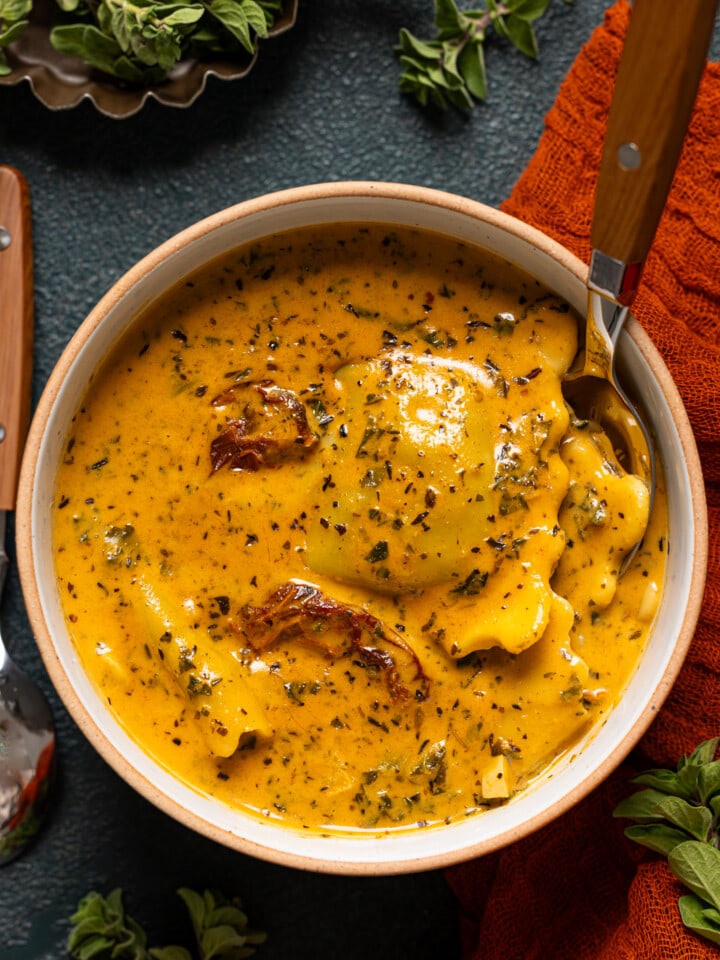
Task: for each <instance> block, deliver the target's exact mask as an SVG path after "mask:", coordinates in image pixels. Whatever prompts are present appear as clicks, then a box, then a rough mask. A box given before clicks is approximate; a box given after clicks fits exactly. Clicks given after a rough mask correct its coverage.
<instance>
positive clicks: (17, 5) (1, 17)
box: [0, 0, 32, 76]
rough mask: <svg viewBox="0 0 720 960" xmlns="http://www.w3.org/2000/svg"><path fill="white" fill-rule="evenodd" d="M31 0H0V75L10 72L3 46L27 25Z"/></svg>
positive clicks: (10, 41)
mask: <svg viewBox="0 0 720 960" xmlns="http://www.w3.org/2000/svg"><path fill="white" fill-rule="evenodd" d="M31 9H32V0H0V76H5V75H6V74H8V73H10V66H9V64H8V62H7V57H6V56H5V51H4V50H3V47H6V46H7V45H8V44H9V43H12V42H13V40H17V39H18V37H19V36H20V34H21V33H22V32H23V30H24V29H25V27H26V26H27V25H28V16H29V15H30V10H31Z"/></svg>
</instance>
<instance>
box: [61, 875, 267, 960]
mask: <svg viewBox="0 0 720 960" xmlns="http://www.w3.org/2000/svg"><path fill="white" fill-rule="evenodd" d="M177 892H178V895H179V896H180V897H181V898H182V900H183V902H184V904H185V906H186V907H187V911H188V914H189V915H190V921H191V923H192V927H193V931H194V933H195V942H196V952H195V954H193V953H191V952H190V951H189V950H187V949H186V948H185V947H178V946H170V947H148V946H147V935H146V933H145V931H144V930H143V928H142V927H141V926H140V924H138V923H137V922H136V921H135V920H133V918H132V917H130V916H128V915H127V914H126V913H125V908H124V907H123V902H122V890H120V889H116V890H113V891H112V892H111V893H110V894H109V895H108V896H107V898H105V897H102V896H101V895H100V894H99V893H95V892H92V893H89V894H87V896H85V897H83V899H82V900H81V901H80V903H79V904H78V908H77V910H76V912H75V913H74V914H73V916H72V917H71V918H70V919H71V922H72V924H73V928H72V930H71V932H70V936H69V937H68V943H67V948H68V952H69V954H70V956H71V957H73V958H74V960H193V956H195V957H197V958H199V960H213V958H218V960H219V958H222V960H241V958H244V957H251V956H252V955H253V954H254V953H255V950H254V946H255V945H256V944H259V943H263V942H264V941H265V939H266V934H264V933H262V932H259V931H256V930H249V929H248V925H247V924H248V918H247V916H246V914H245V912H244V911H243V909H242V903H241V901H240V899H239V898H237V897H235V898H233V899H232V900H227V899H225V897H223V896H222V895H221V894H217V893H211V892H210V891H209V890H205V892H204V893H202V894H200V893H197V892H196V891H194V890H189V889H187V888H185V887H183V888H181V889H180V890H178V891H177Z"/></svg>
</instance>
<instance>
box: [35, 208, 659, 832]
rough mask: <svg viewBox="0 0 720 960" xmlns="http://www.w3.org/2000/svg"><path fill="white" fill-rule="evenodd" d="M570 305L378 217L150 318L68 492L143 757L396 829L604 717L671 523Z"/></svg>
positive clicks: (269, 800) (108, 678)
mask: <svg viewBox="0 0 720 960" xmlns="http://www.w3.org/2000/svg"><path fill="white" fill-rule="evenodd" d="M577 324H578V318H577V316H576V315H575V314H574V313H573V312H572V310H570V309H569V308H568V306H567V304H565V303H564V302H563V301H561V300H560V299H559V298H558V297H557V296H556V295H555V294H553V293H551V292H549V291H548V290H546V289H545V288H543V287H542V286H541V285H539V284H538V283H537V282H536V281H535V280H534V279H532V278H530V277H528V276H526V275H524V274H523V273H521V272H520V271H518V270H517V268H515V267H513V266H511V265H509V264H506V263H504V262H502V261H500V260H499V259H497V258H495V257H493V256H491V255H489V254H487V253H486V252H484V251H481V250H478V249H475V248H473V247H471V246H469V245H466V244H463V243H460V242H457V241H455V240H452V239H450V238H446V237H442V236H438V235H434V234H429V233H424V232H422V231H418V230H411V229H406V228H399V227H395V226H385V225H377V224H374V225H373V224H348V225H339V226H333V227H317V228H307V229H303V230H299V231H294V232H292V233H287V234H279V235H276V236H272V237H269V238H267V239H265V240H262V241H260V242H256V243H253V244H251V245H248V246H246V247H243V248H240V249H238V250H235V251H233V252H231V253H229V254H227V255H226V256H224V257H222V258H221V259H219V260H217V261H215V262H213V263H212V264H210V265H208V266H207V267H205V268H203V269H202V270H201V271H198V272H197V274H196V275H194V276H192V277H191V278H190V279H187V280H185V281H184V282H182V283H180V284H179V285H178V286H177V288H176V289H174V290H173V291H172V292H171V293H170V294H169V295H167V296H165V297H164V298H163V299H162V301H161V302H159V303H157V304H155V305H151V306H150V307H149V308H148V309H147V310H145V312H144V313H143V314H142V315H141V316H139V317H138V318H137V321H136V322H135V323H134V324H133V326H132V328H131V329H130V330H129V331H128V332H127V333H126V334H125V335H124V336H123V338H122V341H121V342H120V343H119V344H118V345H117V346H116V348H115V349H114V350H113V352H112V354H111V356H109V357H108V359H107V361H106V362H105V364H104V365H103V366H102V368H101V369H100V370H99V372H98V373H97V375H96V376H95V378H94V380H93V382H92V383H90V384H89V386H88V390H87V395H86V397H85V399H84V401H83V403H82V406H81V408H80V409H79V410H78V411H77V414H76V416H75V418H74V420H73V422H72V425H71V429H70V431H69V434H68V436H67V441H66V446H65V454H64V458H63V462H62V464H61V466H60V469H59V472H58V476H57V486H56V491H57V492H56V499H55V503H54V538H55V555H56V565H57V578H58V582H59V584H60V591H61V596H62V599H63V604H64V610H65V614H66V618H67V622H68V627H69V630H70V632H71V635H72V637H73V640H74V643H75V645H76V647H77V651H78V654H79V656H80V658H81V660H82V663H83V665H84V667H85V668H86V669H87V671H88V673H89V674H90V676H91V677H92V679H93V681H94V683H95V684H96V685H97V688H98V689H99V690H100V691H101V692H102V695H103V697H104V698H105V699H106V701H107V705H108V708H109V709H110V710H111V711H112V712H113V713H114V714H115V715H116V717H117V718H118V720H119V721H120V722H121V723H122V725H123V726H124V727H125V728H126V729H127V730H128V732H129V733H130V734H131V736H132V737H133V738H134V739H136V740H137V742H138V743H140V744H141V745H142V747H143V749H144V750H146V751H147V752H148V753H149V754H151V755H152V756H153V757H154V758H155V759H156V760H157V761H158V762H159V763H161V764H162V765H164V766H165V767H167V768H168V769H169V770H171V771H173V773H174V774H175V775H177V776H178V777H179V778H181V779H182V780H183V781H185V782H186V783H188V784H189V785H191V786H192V787H193V788H194V789H196V790H198V791H201V792H203V793H206V794H210V795H213V796H215V797H218V798H220V799H221V800H222V801H224V802H226V803H228V804H230V805H232V806H234V807H240V808H243V809H244V810H247V811H251V812H252V813H254V814H256V815H257V816H261V817H268V818H273V819H276V820H282V821H284V822H286V823H287V824H288V825H290V826H294V827H302V828H306V829H307V828H309V829H313V830H319V831H336V832H337V831H348V832H352V831H366V830H372V831H375V832H377V831H385V830H391V829H404V828H407V827H414V826H415V825H418V824H420V825H423V826H427V825H431V824H437V823H443V822H449V821H452V820H456V819H458V818H462V817H466V816H468V815H470V814H473V813H476V812H481V811H483V810H486V809H488V808H489V807H492V806H494V805H497V804H498V803H503V802H506V801H507V799H508V798H510V797H511V796H512V795H513V794H514V793H515V792H516V791H517V790H519V789H522V788H523V787H524V786H525V785H527V784H528V783H529V782H530V781H531V779H532V778H533V777H534V776H536V775H537V774H538V773H539V772H541V771H543V770H544V769H546V768H547V766H548V764H550V763H552V762H553V761H554V760H555V759H556V758H558V757H559V756H560V755H562V754H563V753H564V752H565V751H567V750H568V749H570V748H572V746H573V745H574V744H575V743H576V742H577V741H578V740H579V738H581V737H582V736H583V735H584V734H585V733H586V732H587V731H588V730H589V729H590V728H591V727H592V726H593V725H595V724H598V723H601V722H602V719H603V717H604V716H605V715H606V713H607V711H608V710H610V709H611V708H612V706H613V704H614V703H615V702H616V701H617V699H618V698H619V696H620V695H621V693H622V691H623V688H624V687H625V685H626V683H627V681H628V678H629V677H630V675H631V673H632V671H633V669H634V667H635V665H636V664H637V662H638V659H639V657H640V655H641V653H642V650H643V648H644V644H645V641H646V637H647V634H648V630H649V629H650V626H651V624H652V620H653V616H654V613H655V610H656V606H657V600H658V596H659V592H660V587H661V584H662V580H663V572H664V558H665V551H666V523H667V519H666V511H665V500H664V493H663V489H662V482H661V483H660V489H659V490H658V493H657V495H656V498H655V503H654V506H653V512H652V516H650V517H649V519H648V495H647V490H646V488H645V486H644V484H643V483H642V482H641V481H640V480H639V478H636V477H633V476H630V475H628V474H626V473H625V472H624V470H623V469H622V466H621V464H620V463H619V462H618V460H617V458H616V456H615V453H614V451H613V450H612V448H611V446H610V444H609V442H608V441H607V438H605V437H604V435H602V434H601V433H600V432H599V431H598V430H597V429H595V428H594V427H593V425H589V424H587V423H585V422H579V421H578V420H577V419H576V418H575V416H574V414H573V412H572V410H570V409H569V408H568V406H567V404H566V403H565V401H564V399H563V395H562V391H561V380H562V375H563V373H564V372H565V370H566V369H567V368H568V366H569V365H570V363H571V362H572V360H573V357H574V355H575V352H576V349H577ZM661 480H662V478H661ZM642 537H644V539H643V542H642V546H641V549H640V550H639V552H638V554H637V555H636V557H635V558H634V560H633V561H632V565H631V567H630V568H629V570H628V571H627V573H626V574H625V575H624V576H623V577H622V578H620V579H619V580H618V577H617V572H618V570H619V567H620V564H621V562H622V559H623V557H624V555H625V554H626V552H627V550H628V549H629V548H630V547H631V546H632V545H633V544H634V543H636V542H637V541H638V540H639V539H641V538H642Z"/></svg>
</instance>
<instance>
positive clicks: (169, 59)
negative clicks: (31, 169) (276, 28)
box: [0, 0, 283, 85]
mask: <svg viewBox="0 0 720 960" xmlns="http://www.w3.org/2000/svg"><path fill="white" fill-rule="evenodd" d="M56 4H57V7H58V16H59V18H60V22H59V23H58V24H56V25H55V26H53V28H52V29H51V31H50V42H51V43H52V45H53V47H54V48H55V49H56V50H57V51H58V52H59V53H63V54H65V55H66V56H69V57H79V58H80V59H81V60H84V61H85V62H86V63H87V64H89V65H90V66H91V67H94V68H95V69H96V70H99V71H101V72H102V73H105V74H108V75H110V76H113V77H117V78H118V79H120V80H123V81H126V82H129V83H134V84H143V85H147V84H153V83H162V82H163V81H164V80H166V79H167V78H168V75H169V74H170V72H171V71H172V69H173V67H175V66H176V65H177V64H178V63H179V62H180V61H181V60H185V59H189V58H198V59H202V58H207V57H213V56H217V55H221V56H234V55H235V56H237V55H238V54H241V53H243V51H246V52H247V53H250V54H254V53H255V51H256V49H257V44H258V42H259V41H260V40H264V39H266V38H267V36H268V32H269V29H270V27H272V25H273V23H274V22H275V19H276V17H277V16H278V14H280V13H281V12H282V6H283V4H282V0H56ZM31 11H32V0H0V73H4V74H7V73H9V72H10V67H9V65H8V63H7V58H6V57H5V55H4V53H3V49H2V48H3V47H6V46H7V45H8V44H9V43H12V42H13V41H14V40H17V39H18V37H19V36H20V34H21V33H22V31H23V30H24V29H25V27H26V26H27V24H28V18H29V16H30V13H31Z"/></svg>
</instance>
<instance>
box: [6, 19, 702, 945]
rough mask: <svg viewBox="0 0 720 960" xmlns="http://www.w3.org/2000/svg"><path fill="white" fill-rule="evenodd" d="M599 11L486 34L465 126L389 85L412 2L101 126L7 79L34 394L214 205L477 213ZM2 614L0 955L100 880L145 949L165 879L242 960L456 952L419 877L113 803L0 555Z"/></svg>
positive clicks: (169, 928) (447, 908)
mask: <svg viewBox="0 0 720 960" xmlns="http://www.w3.org/2000/svg"><path fill="white" fill-rule="evenodd" d="M461 5H462V4H461ZM466 5H467V4H466ZM609 5H610V2H609V0H575V2H574V4H572V5H566V4H565V3H563V2H561V0H552V3H551V6H550V10H549V12H548V13H547V14H546V16H545V17H544V18H543V19H542V20H541V21H540V23H539V25H538V29H537V33H538V38H539V43H540V49H541V57H540V60H539V62H536V63H535V62H530V61H529V60H527V59H525V58H523V57H522V56H521V55H520V54H519V53H516V52H515V51H513V50H512V49H510V48H509V47H508V46H507V45H505V44H504V43H501V42H498V41H496V40H495V39H493V40H491V41H490V42H489V43H488V45H487V65H488V74H489V98H488V100H487V102H486V103H485V104H483V105H479V106H478V107H477V108H476V109H475V110H474V111H473V112H472V113H471V114H469V115H467V116H465V115H459V114H457V113H454V112H449V113H447V114H446V115H440V116H438V115H437V114H434V115H433V114H428V113H423V112H422V111H421V110H420V109H419V108H417V106H416V105H415V104H414V102H412V101H410V100H408V99H407V98H405V97H403V96H402V95H401V94H400V93H399V92H398V89H397V77H398V65H397V61H396V58H395V55H394V46H395V43H396V41H397V36H398V31H399V29H400V27H401V26H407V27H409V28H411V29H412V30H413V31H414V32H416V33H418V34H420V35H425V36H428V35H429V34H430V32H431V27H432V0H405V2H401V0H400V2H390V0H385V2H381V0H365V2H362V0H357V2H351V0H300V10H299V16H298V20H297V24H296V26H295V27H294V29H293V30H291V31H290V32H289V33H287V34H285V35H283V36H281V37H279V38H277V39H274V40H273V41H271V42H268V43H267V44H265V45H264V46H263V47H262V49H261V54H260V58H259V60H258V63H257V65H256V67H255V68H254V70H253V71H252V73H251V74H250V76H249V77H248V78H247V79H245V80H241V81H236V82H229V83H227V82H221V81H218V80H213V79H211V80H210V82H209V85H208V89H207V90H206V91H205V93H204V94H203V95H202V96H201V97H200V99H199V100H198V101H197V102H196V103H195V104H194V105H193V106H191V107H189V108H188V109H185V110H181V109H173V108H168V107H161V106H159V105H158V104H156V103H154V102H151V103H149V104H148V105H146V106H145V108H144V109H143V110H142V111H141V112H140V113H139V114H138V115H136V116H135V117H132V118H129V119H127V120H112V119H109V118H107V117H104V116H102V115H101V114H99V113H98V112H97V111H96V110H95V109H94V107H93V106H92V105H91V104H89V103H83V104H81V105H80V106H79V107H77V108H75V109H74V110H70V111H63V112H51V111H49V110H48V109H47V108H45V107H44V106H43V105H42V104H40V103H39V102H38V101H37V100H36V99H35V98H34V96H33V94H32V93H31V91H30V89H29V87H28V86H27V85H26V84H22V85H20V86H17V87H14V88H9V87H0V163H5V164H11V165H13V166H16V167H18V168H19V169H20V170H21V171H22V172H23V173H24V174H25V177H26V179H27V181H28V184H29V187H30V191H31V197H32V204H33V227H34V250H35V280H36V291H35V297H36V347H35V372H34V381H33V390H34V400H35V402H37V399H38V398H39V396H40V393H41V391H42V389H43V386H44V384H45V382H46V380H47V378H48V376H49V374H50V372H51V370H52V368H53V366H54V364H55V362H56V361H57V359H58V357H59V355H60V353H61V351H62V350H63V348H64V346H65V344H66V343H67V341H68V340H69V339H70V337H71V335H72V334H73V332H74V331H75V330H76V328H77V327H78V326H79V324H80V323H81V322H82V320H83V319H84V317H85V315H86V314H87V313H88V311H89V310H90V309H91V307H92V306H93V305H94V304H95V303H96V302H97V301H98V300H99V299H100V297H101V296H102V295H103V294H104V293H105V292H106V291H107V289H108V288H109V287H110V286H111V285H112V283H113V282H114V281H115V280H116V279H117V278H118V277H119V276H120V275H121V274H123V273H124V272H125V271H126V270H127V269H128V268H129V267H130V266H132V264H133V263H134V262H135V261H137V260H138V259H139V258H141V257H142V256H143V255H145V254H146V253H147V252H148V251H150V250H151V249H152V248H153V247H155V246H156V245H157V244H159V243H161V242H162V241H164V240H166V239H167V238H168V237H170V236H172V235H173V234H174V233H176V232H177V231H179V230H181V229H182V228H184V227H186V226H188V225H189V224H191V223H193V222H194V221H196V220H198V219H201V218H203V217H205V216H207V215H208V214H210V213H213V212H215V211H217V210H219V209H221V208H223V207H226V206H229V205H231V204H234V203H236V202H238V201H240V200H244V199H246V198H248V197H253V196H256V195H259V194H263V193H266V192H269V191H273V190H277V189H280V188H285V187H290V186H294V185H298V184H306V183H312V182H319V181H327V180H346V179H378V180H393V181H403V182H408V183H416V184H422V185H427V186H432V187H437V188H442V189H446V190H450V191H453V192H456V193H460V194H463V195H465V196H468V197H471V198H473V199H476V200H480V201H483V202H485V203H488V204H491V205H497V204H499V203H500V201H501V200H502V199H503V198H504V197H506V196H507V194H508V193H509V192H510V190H511V188H512V186H513V184H514V183H515V181H516V179H517V177H518V176H519V175H520V173H521V172H522V170H523V168H524V167H525V165H526V163H527V161H528V160H529V158H530V157H531V155H532V153H533V151H534V149H535V147H536V144H537V141H538V138H539V136H540V134H541V132H542V129H543V120H544V116H545V114H546V112H547V111H548V109H549V108H550V106H551V105H552V103H553V100H554V98H555V96H556V93H557V90H558V88H559V85H560V83H561V81H562V79H563V77H564V76H565V74H566V73H567V70H568V69H569V67H570V65H571V64H572V62H573V60H574V58H575V56H576V55H577V53H578V51H579V49H580V47H581V46H582V44H583V43H584V42H585V41H586V39H587V38H588V37H589V36H590V33H591V31H592V30H593V28H594V27H595V26H596V25H598V24H599V23H600V22H601V21H602V16H603V11H604V10H605V9H606V8H607V7H608V6H609ZM717 47H718V44H717V43H716V44H715V48H714V52H715V56H717ZM2 322H3V321H2V304H0V323H2ZM11 552H12V551H11ZM12 559H13V561H14V556H13V558H12ZM2 624H3V634H4V636H5V638H6V641H7V645H8V647H9V649H10V651H11V653H12V655H13V656H14V657H15V659H16V660H17V661H18V663H19V664H20V665H21V666H22V667H24V668H25V669H26V670H27V672H28V673H30V674H31V675H32V676H33V677H34V678H36V679H37V680H38V682H39V683H40V684H41V686H42V687H43V689H44V690H45V691H46V693H47V694H48V696H49V698H50V699H51V702H52V705H53V709H54V713H55V717H56V721H57V725H58V731H59V759H60V774H59V779H58V782H57V784H56V789H55V792H54V798H53V803H52V809H51V814H50V817H49V819H48V821H47V823H46V825H45V828H44V830H43V832H42V834H41V835H40V837H39V839H38V841H37V843H36V844H35V846H34V847H33V848H32V849H31V850H29V851H28V852H27V853H26V854H25V855H24V856H23V857H22V858H21V859H19V860H17V861H15V862H13V863H12V864H10V865H8V866H6V867H4V868H1V869H0V958H2V960H56V958H58V960H59V958H63V957H65V956H66V954H65V950H64V944H65V940H66V937H67V933H68V930H69V921H68V918H69V916H70V915H71V914H72V912H73V911H74V909H75V906H76V904H77V902H78V900H79V899H80V898H81V897H82V896H83V895H84V894H85V893H86V892H87V891H88V890H91V889H96V890H99V891H101V892H103V893H107V892H109V890H111V889H112V888H113V887H116V886H120V887H122V888H123V889H124V890H125V893H126V905H127V907H128V910H129V912H130V913H132V914H133V915H134V916H135V917H136V918H137V919H138V920H140V921H141V922H142V923H144V924H145V925H146V926H147V928H148V931H149V933H150V935H151V939H152V942H153V943H154V944H156V945H160V944H166V943H171V942H175V943H177V942H185V943H189V941H188V936H187V935H188V929H187V927H186V925H185V920H184V916H183V914H182V912H181V911H182V909H183V908H182V905H181V903H180V901H179V899H178V898H177V897H176V896H175V894H174V890H175V889H176V887H178V886H181V885H186V886H192V887H196V888H199V889H202V888H203V887H206V886H210V887H219V888H221V889H222V890H224V891H225V892H227V893H239V894H240V895H241V896H242V898H243V900H244V903H245V905H246V907H247V910H248V913H249V915H250V918H251V922H252V924H253V925H254V926H256V927H259V928H262V929H265V930H267V931H268V934H269V939H268V942H267V944H266V945H264V946H263V947H261V948H259V950H258V953H257V957H258V960H260V958H262V960H290V958H301V960H302V958H321V960H325V958H336V957H337V958H342V960H355V958H357V960H360V958H363V960H364V958H372V960H389V958H414V960H423V958H428V960H430V958H432V960H439V958H454V957H458V956H459V935H458V923H457V915H456V906H455V901H454V898H453V896H452V894H451V892H450V890H449V888H448V886H447V885H446V882H445V878H444V876H443V875H442V873H441V872H431V873H421V874H416V875H409V876H404V877H390V878H387V877H386V878H383V877H378V878H349V877H332V876H324V875H317V874H311V873H303V872H300V871H296V870H289V869H284V868H282V867H279V866H275V865H272V864H267V863H264V862H260V861H257V860H254V859H252V858H249V857H245V856H242V855H240V854H237V853H234V852H231V851H229V850H226V849H224V848H223V847H220V846H217V845H215V844H214V843H212V842H210V841H209V840H206V839H204V838H202V837H198V836H196V835H194V834H193V833H191V832H189V831H188V830H186V829H185V828H183V827H181V826H180V825H179V824H178V823H176V822H175V821H174V820H172V819H170V818H169V817H168V816H166V815H165V814H163V813H162V812H160V811H159V810H157V809H155V808H154V807H153V806H151V805H150V804H149V803H148V802H147V801H146V800H144V799H143V798H142V797H140V796H138V795H137V794H135V793H134V791H133V790H131V789H130V788H129V787H128V786H127V785H126V784H125V783H124V782H123V781H122V780H121V779H120V778H119V777H118V776H117V775H116V774H115V773H114V772H113V771H112V770H111V769H110V768H109V767H108V766H107V765H106V764H105V762H104V761H103V760H102V759H101V758H100V757H99V755H98V754H97V753H96V752H95V751H94V749H93V748H92V747H91V746H90V745H89V743H88V742H87V741H86V740H85V739H84V737H83V736H82V735H81V734H80V732H79V730H78V729H77V728H76V726H75V724H74V722H73V721H72V720H71V719H70V718H69V716H68V714H67V713H66V711H65V709H64V708H63V706H62V705H61V703H60V702H59V700H58V698H57V696H56V695H55V693H54V691H53V689H52V687H51V685H50V683H49V681H48V678H47V675H46V673H45V671H44V668H43V665H42V663H41V662H40V659H39V656H38V654H37V651H36V648H35V645H34V642H33V638H32V635H31V632H30V628H29V626H28V623H27V619H26V617H25V613H24V609H23V603H22V596H21V591H20V587H19V584H18V580H17V574H16V570H15V566H14V564H13V568H12V571H11V575H10V578H9V582H8V584H7V587H6V590H5V594H4V597H3V600H2ZM518 909H522V904H518Z"/></svg>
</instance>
